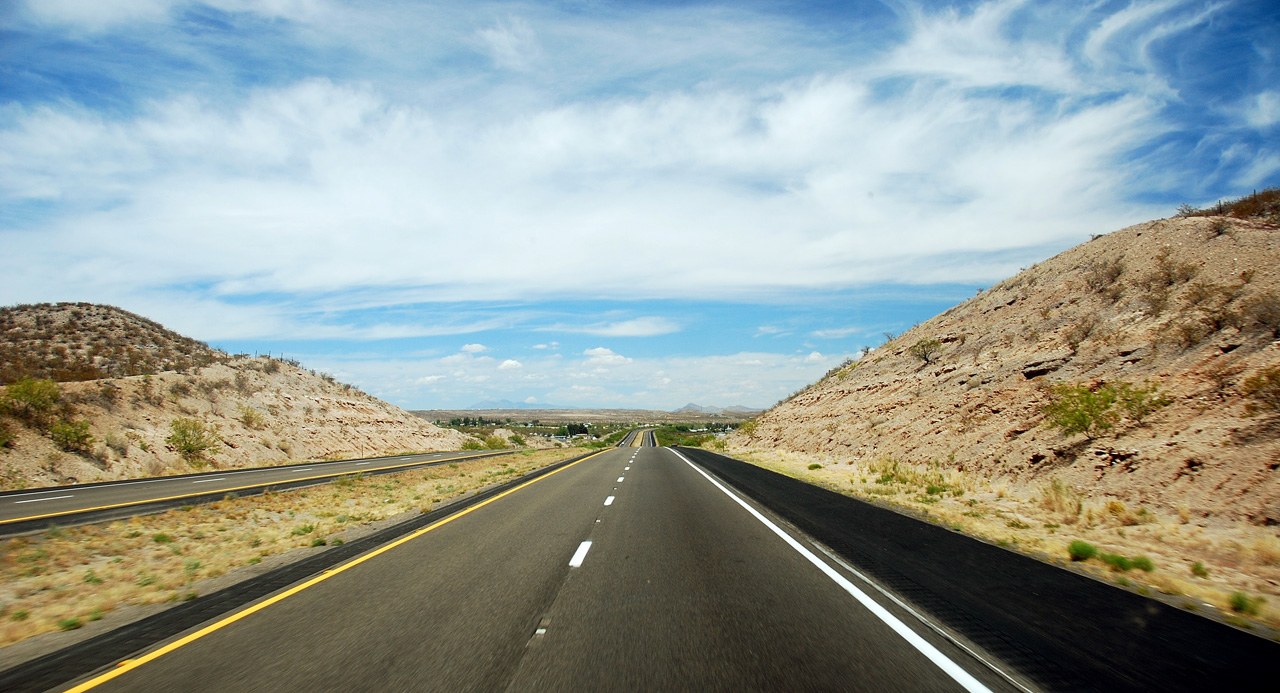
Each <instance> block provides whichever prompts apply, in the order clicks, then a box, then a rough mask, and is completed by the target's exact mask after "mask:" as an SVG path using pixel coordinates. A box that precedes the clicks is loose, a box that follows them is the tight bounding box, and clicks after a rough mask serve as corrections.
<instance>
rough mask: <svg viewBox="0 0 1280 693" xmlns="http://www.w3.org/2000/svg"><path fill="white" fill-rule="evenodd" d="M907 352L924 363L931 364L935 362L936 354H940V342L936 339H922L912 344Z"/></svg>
mask: <svg viewBox="0 0 1280 693" xmlns="http://www.w3.org/2000/svg"><path fill="white" fill-rule="evenodd" d="M907 351H909V352H911V355H912V356H914V357H916V358H918V359H920V360H921V361H924V362H925V363H933V362H934V361H935V360H937V358H938V354H941V353H942V342H940V341H938V340H936V339H922V340H920V341H918V342H916V343H915V344H912V345H911V346H910V347H909V348H908V349H907Z"/></svg>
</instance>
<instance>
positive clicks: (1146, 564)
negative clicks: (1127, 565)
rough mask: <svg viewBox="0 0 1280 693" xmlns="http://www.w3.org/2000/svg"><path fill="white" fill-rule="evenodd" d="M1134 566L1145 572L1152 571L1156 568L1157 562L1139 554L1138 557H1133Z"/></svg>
mask: <svg viewBox="0 0 1280 693" xmlns="http://www.w3.org/2000/svg"><path fill="white" fill-rule="evenodd" d="M1133 567H1134V568H1137V569H1138V570H1141V571H1142V572H1144V573H1150V572H1151V571H1153V570H1155V569H1156V564H1155V562H1153V561H1152V560H1151V559H1150V558H1147V557H1146V556H1138V557H1137V558H1135V559H1133Z"/></svg>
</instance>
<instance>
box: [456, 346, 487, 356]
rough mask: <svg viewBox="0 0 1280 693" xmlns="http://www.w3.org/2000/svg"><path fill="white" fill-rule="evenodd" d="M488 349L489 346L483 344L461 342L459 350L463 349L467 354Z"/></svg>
mask: <svg viewBox="0 0 1280 693" xmlns="http://www.w3.org/2000/svg"><path fill="white" fill-rule="evenodd" d="M488 350H489V347H487V346H485V345H483V344H463V345H462V349H461V351H465V352H467V353H468V354H479V353H481V352H485V351H488Z"/></svg>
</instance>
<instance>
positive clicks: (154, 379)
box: [0, 303, 467, 489]
mask: <svg viewBox="0 0 1280 693" xmlns="http://www.w3.org/2000/svg"><path fill="white" fill-rule="evenodd" d="M0 320H2V321H3V322H2V323H0V324H2V325H3V332H0V339H3V345H4V348H5V351H4V352H3V361H0V369H3V371H2V372H3V373H5V381H6V385H7V386H6V388H5V391H4V397H3V400H4V402H3V405H4V406H3V407H2V408H0V443H3V447H2V448H0V489H10V488H18V487H29V486H46V485H56V484H66V483H77V482H89V481H100V480H101V481H105V480H113V479H125V478H133V477H140V476H153V475H159V474H166V473H182V472H188V471H192V470H194V469H198V468H219V469H220V468H233V467H246V466H260V465H268V464H278V463H283V462H287V461H290V460H303V459H321V458H337V457H350V456H354V455H360V454H364V455H373V454H379V453H382V454H389V453H393V452H398V451H403V450H456V449H458V448H459V447H461V445H462V443H463V442H464V441H465V440H467V437H466V436H464V435H463V434H461V433H458V432H456V431H452V430H446V429H441V428H438V427H436V426H434V425H432V424H430V423H428V422H426V421H424V420H422V419H420V418H418V417H416V416H413V415H412V414H409V413H408V412H406V411H404V410H401V409H399V408H398V407H395V406H392V405H390V404H388V403H386V402H383V401H381V400H379V399H377V398H374V397H372V396H370V395H367V394H365V393H363V392H361V391H360V390H358V389H357V388H353V387H351V386H350V385H344V384H342V383H338V382H336V381H335V380H334V379H333V378H332V377H330V376H328V375H325V374H323V373H316V372H314V371H309V370H305V369H303V368H301V367H300V365H299V364H297V363H296V362H292V361H281V360H277V359H272V358H268V357H256V358H250V357H247V356H230V355H227V354H224V353H222V352H220V351H217V350H214V349H211V348H209V347H208V346H207V345H205V344H202V343H200V342H197V341H195V340H192V339H189V338H186V337H183V336H181V335H177V334H175V333H173V332H170V331H168V330H165V329H164V328H163V327H161V326H160V325H158V324H156V323H154V322H152V321H150V320H146V319H145V318H141V317H139V316H136V315H133V314H132V313H128V312H126V311H123V310H119V309H117V308H112V307H109V306H96V305H91V304H65V303H63V304H56V305H50V304H44V305H38V306H19V307H15V308H6V309H4V311H3V313H0ZM107 374H129V375H122V377H101V376H105V375H107ZM88 376H100V377H96V378H89V377H88ZM40 378H51V379H52V380H54V381H60V382H57V383H56V384H54V383H50V382H49V381H48V380H39V379H40ZM175 421H181V422H184V423H183V424H181V425H184V426H186V429H185V430H186V435H187V440H188V441H190V440H191V439H193V438H194V440H195V443H196V444H195V445H194V447H196V448H199V447H204V449H203V450H193V449H192V448H193V446H192V445H190V444H189V443H187V444H184V443H175V439H174V438H173V436H174V432H175V430H174V425H175V424H174V422H175Z"/></svg>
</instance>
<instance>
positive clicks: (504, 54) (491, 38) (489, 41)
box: [476, 19, 542, 71]
mask: <svg viewBox="0 0 1280 693" xmlns="http://www.w3.org/2000/svg"><path fill="white" fill-rule="evenodd" d="M476 36H477V37H478V38H479V39H480V42H481V44H482V45H483V46H484V47H485V50H486V52H488V53H489V57H491V58H492V59H493V62H494V64H495V65H497V66H498V67H501V68H505V69H508V70H517V71H524V70H528V69H530V68H531V67H532V65H533V63H535V62H537V60H538V58H539V56H541V54H542V49H541V47H540V46H539V45H538V37H537V36H536V35H535V34H534V32H533V28H532V27H530V26H529V24H528V22H525V21H523V20H520V19H511V20H508V21H506V22H499V23H498V24H496V25H494V26H492V27H489V28H487V29H481V30H479V31H477V32H476Z"/></svg>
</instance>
